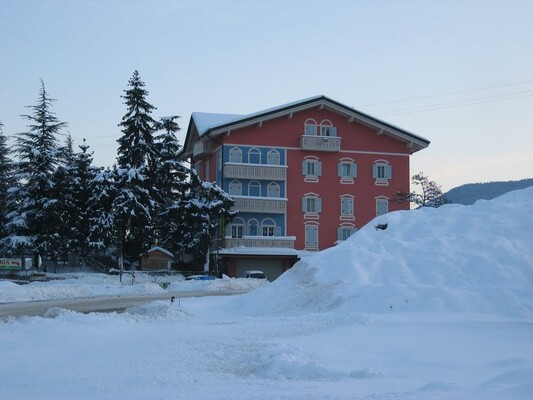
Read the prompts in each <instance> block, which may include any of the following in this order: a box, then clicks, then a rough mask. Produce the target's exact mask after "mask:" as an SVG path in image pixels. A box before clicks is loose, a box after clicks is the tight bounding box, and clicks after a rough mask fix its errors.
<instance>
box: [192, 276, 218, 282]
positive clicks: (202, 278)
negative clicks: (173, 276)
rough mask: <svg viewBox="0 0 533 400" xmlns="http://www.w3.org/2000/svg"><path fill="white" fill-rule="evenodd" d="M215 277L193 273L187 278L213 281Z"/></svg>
mask: <svg viewBox="0 0 533 400" xmlns="http://www.w3.org/2000/svg"><path fill="white" fill-rule="evenodd" d="M215 279H216V278H215V277H214V276H213V275H191V276H188V277H187V278H185V280H186V281H213V280H215Z"/></svg>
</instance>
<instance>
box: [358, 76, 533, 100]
mask: <svg viewBox="0 0 533 400" xmlns="http://www.w3.org/2000/svg"><path fill="white" fill-rule="evenodd" d="M526 83H533V80H531V79H530V80H527V81H520V82H512V83H504V84H500V85H492V86H484V87H481V88H476V89H466V90H457V91H454V92H445V93H439V94H432V95H427V96H418V97H410V98H407V99H400V100H391V101H384V102H380V103H371V104H362V105H359V106H357V107H372V106H379V105H384V104H393V103H403V102H407V101H413V100H423V99H430V98H433V97H442V96H451V95H453V94H461V93H471V92H477V91H480V90H487V89H494V88H499V87H506V86H514V85H522V84H526Z"/></svg>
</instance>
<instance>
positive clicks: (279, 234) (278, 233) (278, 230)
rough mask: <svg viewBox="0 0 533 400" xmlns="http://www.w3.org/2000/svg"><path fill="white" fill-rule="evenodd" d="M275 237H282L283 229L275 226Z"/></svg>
mask: <svg viewBox="0 0 533 400" xmlns="http://www.w3.org/2000/svg"><path fill="white" fill-rule="evenodd" d="M274 236H281V227H280V226H275V227H274Z"/></svg>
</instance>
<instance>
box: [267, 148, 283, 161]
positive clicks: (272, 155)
mask: <svg viewBox="0 0 533 400" xmlns="http://www.w3.org/2000/svg"><path fill="white" fill-rule="evenodd" d="M267 164H268V165H279V164H280V157H279V151H277V150H274V149H272V150H269V151H268V153H267Z"/></svg>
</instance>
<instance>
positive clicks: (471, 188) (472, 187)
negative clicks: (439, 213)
mask: <svg viewBox="0 0 533 400" xmlns="http://www.w3.org/2000/svg"><path fill="white" fill-rule="evenodd" d="M529 186H533V178H528V179H522V180H519V181H505V182H486V183H467V184H466V185H461V186H458V187H456V188H453V189H451V190H450V191H449V192H448V193H445V194H444V196H446V198H447V199H448V200H450V201H451V202H452V203H455V204H464V205H470V204H474V203H475V202H476V201H477V200H479V199H485V200H491V199H494V198H495V197H498V196H501V195H503V194H505V193H507V192H511V191H513V190H520V189H525V188H527V187H529Z"/></svg>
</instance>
